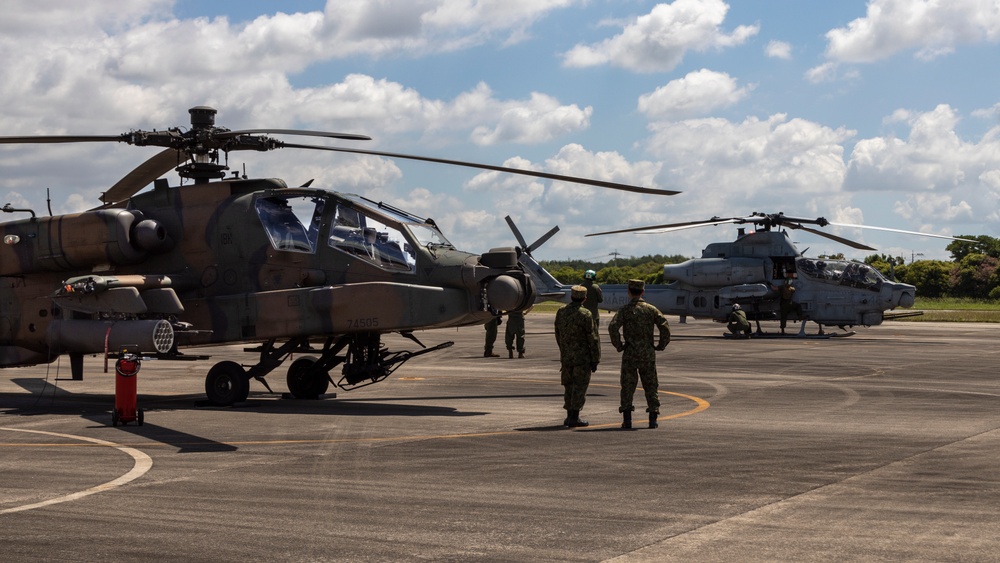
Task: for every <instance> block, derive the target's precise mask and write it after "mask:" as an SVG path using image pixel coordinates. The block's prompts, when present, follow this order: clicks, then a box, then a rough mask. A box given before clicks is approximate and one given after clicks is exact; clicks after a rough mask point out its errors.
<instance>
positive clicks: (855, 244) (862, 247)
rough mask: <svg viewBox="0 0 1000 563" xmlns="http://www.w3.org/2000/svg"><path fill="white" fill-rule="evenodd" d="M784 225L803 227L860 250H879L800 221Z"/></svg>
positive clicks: (809, 231) (793, 227)
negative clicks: (807, 225) (813, 227)
mask: <svg viewBox="0 0 1000 563" xmlns="http://www.w3.org/2000/svg"><path fill="white" fill-rule="evenodd" d="M784 226H786V227H788V228H790V229H802V230H803V231H806V232H807V233H812V234H814V235H819V236H821V237H824V238H828V239H830V240H834V241H837V242H839V243H840V244H846V245H847V246H850V247H851V248H856V249H858V250H871V251H873V252H874V251H876V250H878V249H877V248H872V247H870V246H867V245H864V244H861V243H860V242H854V241H853V240H851V239H846V238H844V237H838V236H837V235H832V234H830V233H824V232H823V231H818V230H816V229H810V228H809V227H805V226H803V225H800V224H798V223H785V224H784Z"/></svg>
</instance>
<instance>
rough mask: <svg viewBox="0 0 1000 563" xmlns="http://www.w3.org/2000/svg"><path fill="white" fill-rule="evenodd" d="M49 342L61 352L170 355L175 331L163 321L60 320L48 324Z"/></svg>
mask: <svg viewBox="0 0 1000 563" xmlns="http://www.w3.org/2000/svg"><path fill="white" fill-rule="evenodd" d="M48 343H49V347H50V348H51V349H52V350H58V351H59V352H60V353H65V352H76V353H80V354H101V353H104V352H105V351H109V352H113V351H117V350H120V349H121V348H123V347H126V346H127V347H129V348H136V347H138V349H139V352H147V353H152V352H156V353H161V354H164V353H166V352H169V351H170V349H171V348H173V346H174V329H173V327H171V326H170V323H169V322H167V321H165V320H162V319H161V320H134V321H110V320H106V321H98V320H86V319H73V320H69V319H66V320H60V321H55V322H53V323H52V324H51V325H49V329H48Z"/></svg>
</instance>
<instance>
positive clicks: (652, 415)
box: [649, 412, 659, 428]
mask: <svg viewBox="0 0 1000 563" xmlns="http://www.w3.org/2000/svg"><path fill="white" fill-rule="evenodd" d="M656 415H657V413H655V412H651V413H649V427H650V428H656V427H658V426H659V424H657V423H656Z"/></svg>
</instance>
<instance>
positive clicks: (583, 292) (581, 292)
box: [570, 285, 587, 299]
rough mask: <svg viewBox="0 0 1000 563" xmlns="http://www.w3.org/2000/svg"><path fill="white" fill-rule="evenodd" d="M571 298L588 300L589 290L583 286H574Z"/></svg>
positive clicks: (571, 290)
mask: <svg viewBox="0 0 1000 563" xmlns="http://www.w3.org/2000/svg"><path fill="white" fill-rule="evenodd" d="M570 298H571V299H586V298H587V288H585V287H583V286H582V285H574V286H573V287H572V289H570Z"/></svg>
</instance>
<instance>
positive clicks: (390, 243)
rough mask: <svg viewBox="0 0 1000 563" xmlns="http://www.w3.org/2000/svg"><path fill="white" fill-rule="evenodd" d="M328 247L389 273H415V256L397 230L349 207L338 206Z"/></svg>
mask: <svg viewBox="0 0 1000 563" xmlns="http://www.w3.org/2000/svg"><path fill="white" fill-rule="evenodd" d="M328 244H329V245H330V246H332V247H334V248H337V249H338V250H342V251H344V252H347V253H348V254H351V255H353V256H357V257H359V258H361V259H362V260H365V261H366V262H370V263H372V264H374V265H376V266H378V267H380V268H384V269H386V270H394V271H407V272H411V273H412V272H415V271H416V267H417V261H416V255H415V253H414V251H413V248H412V247H411V246H410V244H409V242H407V239H406V237H404V236H403V233H402V232H401V231H400V230H399V229H398V228H396V227H394V226H391V225H388V224H386V223H383V222H382V221H380V220H379V219H378V218H376V217H374V216H371V215H367V214H365V213H363V212H361V211H359V210H357V209H354V208H352V207H348V206H346V205H342V204H337V209H336V213H335V216H334V219H333V225H332V226H331V228H330V238H329V241H328Z"/></svg>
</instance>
